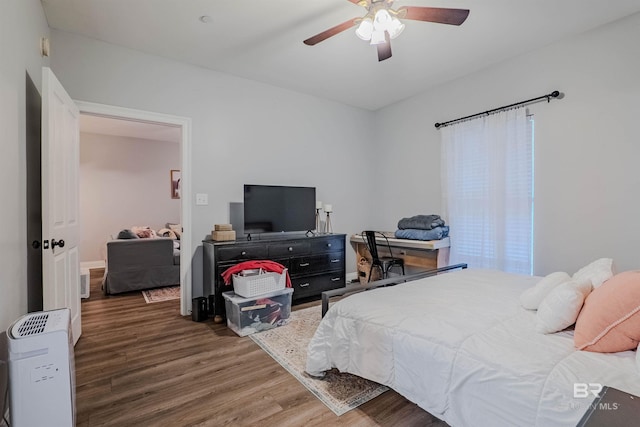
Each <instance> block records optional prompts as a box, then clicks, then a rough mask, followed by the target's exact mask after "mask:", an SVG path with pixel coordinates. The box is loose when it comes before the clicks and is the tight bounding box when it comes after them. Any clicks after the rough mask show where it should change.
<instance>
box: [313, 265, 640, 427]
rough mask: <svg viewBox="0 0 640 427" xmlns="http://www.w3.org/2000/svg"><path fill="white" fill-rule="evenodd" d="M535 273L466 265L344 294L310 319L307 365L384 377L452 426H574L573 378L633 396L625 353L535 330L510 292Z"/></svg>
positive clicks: (639, 390) (582, 406) (584, 405)
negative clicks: (579, 347) (593, 349)
mask: <svg viewBox="0 0 640 427" xmlns="http://www.w3.org/2000/svg"><path fill="white" fill-rule="evenodd" d="M539 279H540V278H538V277H528V276H521V275H514V274H508V273H503V272H499V271H490V270H472V269H468V270H462V271H457V272H452V273H446V274H441V275H438V276H435V277H431V278H427V279H421V280H417V281H414V282H409V283H405V284H401V285H397V286H392V287H386V288H380V289H376V290H371V291H366V292H361V293H358V294H355V295H352V296H350V297H348V298H345V299H344V300H342V301H339V302H337V303H335V304H333V306H331V307H330V309H329V311H328V312H327V315H326V316H325V318H324V319H323V320H322V322H321V323H320V326H319V327H318V329H317V331H316V333H315V335H314V337H313V339H312V340H311V342H310V344H309V349H308V358H307V372H309V373H310V374H315V375H318V374H321V373H322V372H324V371H325V370H328V369H331V368H334V367H335V368H338V369H339V370H340V371H342V372H350V373H353V374H356V375H359V376H361V377H364V378H368V379H370V380H373V381H376V382H379V383H381V384H385V385H387V386H389V387H391V388H393V389H394V390H396V391H397V392H399V393H400V394H402V395H403V396H405V397H406V398H407V399H409V400H411V401H412V402H415V403H416V404H418V405H419V406H420V407H422V408H423V409H425V410H426V411H428V412H430V413H431V414H433V415H435V416H437V417H439V418H441V419H443V420H445V421H447V422H448V423H449V424H451V425H453V426H555V425H571V426H575V425H576V423H577V422H578V421H579V420H580V418H581V417H582V414H583V413H584V412H585V411H586V410H587V409H588V407H589V405H590V404H591V403H592V401H593V399H594V398H593V396H590V397H588V398H582V397H578V398H574V383H601V384H603V385H609V386H612V387H615V388H619V389H621V390H624V391H627V392H629V393H633V394H636V395H640V373H638V370H637V369H636V366H635V353H634V352H633V351H627V352H621V353H615V354H599V353H590V352H582V351H576V350H575V348H574V347H573V331H563V332H560V333H556V334H551V335H542V334H539V333H537V332H535V329H534V323H535V311H528V310H525V309H523V308H521V307H520V305H519V303H518V297H519V295H520V293H522V291H523V290H524V289H526V288H528V287H530V286H533V285H534V284H535V283H536V281H537V280H539ZM579 387H580V386H579Z"/></svg>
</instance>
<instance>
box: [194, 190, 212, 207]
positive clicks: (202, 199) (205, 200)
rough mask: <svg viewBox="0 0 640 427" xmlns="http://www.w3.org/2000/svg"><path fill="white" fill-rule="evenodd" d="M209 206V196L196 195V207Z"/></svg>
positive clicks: (204, 194) (203, 194)
mask: <svg viewBox="0 0 640 427" xmlns="http://www.w3.org/2000/svg"><path fill="white" fill-rule="evenodd" d="M208 204H209V195H208V194H206V193H197V194H196V205H200V206H204V205H208Z"/></svg>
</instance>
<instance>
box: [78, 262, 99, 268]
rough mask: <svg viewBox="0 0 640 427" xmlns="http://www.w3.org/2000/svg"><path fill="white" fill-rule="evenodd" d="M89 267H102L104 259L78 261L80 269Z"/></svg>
mask: <svg viewBox="0 0 640 427" xmlns="http://www.w3.org/2000/svg"><path fill="white" fill-rule="evenodd" d="M90 268H104V261H83V262H81V263H80V269H85V270H88V269H90Z"/></svg>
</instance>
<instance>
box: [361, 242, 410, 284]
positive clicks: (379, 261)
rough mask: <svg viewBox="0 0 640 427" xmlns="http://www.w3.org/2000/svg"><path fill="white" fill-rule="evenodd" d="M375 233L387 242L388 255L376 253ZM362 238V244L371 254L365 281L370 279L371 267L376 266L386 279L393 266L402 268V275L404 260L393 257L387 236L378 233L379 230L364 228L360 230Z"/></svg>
mask: <svg viewBox="0 0 640 427" xmlns="http://www.w3.org/2000/svg"><path fill="white" fill-rule="evenodd" d="M376 235H378V236H381V237H383V238H384V240H385V241H386V242H387V250H388V251H389V255H390V256H388V257H380V256H379V255H378V243H377V242H376ZM362 240H364V244H365V246H366V247H367V250H368V251H369V253H370V254H371V258H372V259H371V268H370V269H369V279H368V280H367V282H370V281H371V272H372V271H373V267H375V266H377V267H379V268H380V270H381V271H382V278H383V279H386V278H387V274H388V273H389V270H391V269H392V268H393V267H396V266H397V267H400V268H401V269H402V274H403V275H404V260H403V259H402V258H394V257H393V252H391V245H390V244H389V239H387V236H385V235H384V234H382V233H380V232H379V231H372V230H366V231H363V232H362Z"/></svg>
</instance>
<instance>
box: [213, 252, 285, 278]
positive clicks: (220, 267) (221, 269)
mask: <svg viewBox="0 0 640 427" xmlns="http://www.w3.org/2000/svg"><path fill="white" fill-rule="evenodd" d="M272 261H274V262H277V263H280V264H282V265H283V266H284V268H286V269H289V258H276V259H274V260H272ZM241 262H244V261H236V262H233V261H230V262H223V263H220V264H218V266H217V268H216V278H215V279H216V281H217V282H219V283H222V281H223V280H222V273H224V272H225V271H226V270H227V268H229V267H233V266H234V265H237V264H240V263H241ZM232 284H233V283H232Z"/></svg>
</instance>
